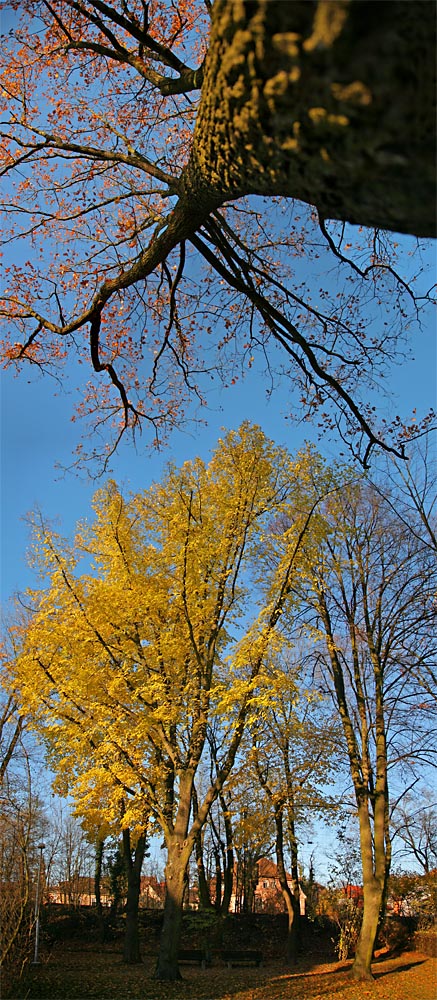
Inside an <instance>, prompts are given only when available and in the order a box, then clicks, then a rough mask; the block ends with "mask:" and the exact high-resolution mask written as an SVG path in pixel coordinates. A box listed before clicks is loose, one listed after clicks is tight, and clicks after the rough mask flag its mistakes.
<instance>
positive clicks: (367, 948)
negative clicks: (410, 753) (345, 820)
mask: <svg viewBox="0 0 437 1000" xmlns="http://www.w3.org/2000/svg"><path fill="white" fill-rule="evenodd" d="M378 805H379V808H378ZM381 805H382V824H383V828H384V812H385V810H384V803H379V804H378V803H377V805H376V808H375V817H374V824H373V825H374V835H373V837H372V829H371V822H370V816H369V806H370V803H369V801H368V798H367V796H363V797H362V798H361V799H359V800H358V819H359V824H360V844H361V861H362V866H363V904H364V905H363V922H362V924H361V930H360V936H359V938H358V944H357V949H356V952H355V958H354V963H353V966H352V976H353V978H354V979H359V980H371V979H373V976H372V968H371V966H372V958H373V949H374V947H375V941H376V935H377V933H378V926H379V918H380V913H381V909H382V905H383V897H384V886H385V855H384V850H383V844H382V845H381V843H380V836H379V834H380V831H379V830H378V819H380V818H381V817H380V816H378V812H379V813H381ZM381 850H382V856H381Z"/></svg>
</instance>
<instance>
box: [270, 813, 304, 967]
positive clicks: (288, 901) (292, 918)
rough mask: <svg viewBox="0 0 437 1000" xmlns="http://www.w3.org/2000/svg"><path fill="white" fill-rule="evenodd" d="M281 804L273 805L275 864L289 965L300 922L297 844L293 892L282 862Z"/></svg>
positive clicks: (293, 959)
mask: <svg viewBox="0 0 437 1000" xmlns="http://www.w3.org/2000/svg"><path fill="white" fill-rule="evenodd" d="M283 806H284V803H283V802H282V803H277V804H276V805H275V826H276V864H277V866H278V877H279V884H280V886H281V892H282V896H283V899H284V902H285V906H286V910H287V918H288V926H287V948H286V959H287V963H288V964H289V965H295V964H296V960H297V949H298V944H299V923H300V901H299V885H298V882H297V844H296V841H295V842H294V846H295V850H296V858H295V859H293V866H292V867H293V868H295V870H296V871H295V872H293V871H292V877H293V883H294V884H295V885H296V886H297V891H296V893H294V892H292V891H291V889H290V886H289V885H288V882H287V872H286V869H285V862H284V831H283V812H282V811H283ZM293 833H294V830H293ZM295 876H296V877H295Z"/></svg>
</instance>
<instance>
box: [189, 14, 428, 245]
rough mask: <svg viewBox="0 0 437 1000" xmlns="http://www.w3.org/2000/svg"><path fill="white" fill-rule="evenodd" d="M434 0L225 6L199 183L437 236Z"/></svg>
mask: <svg viewBox="0 0 437 1000" xmlns="http://www.w3.org/2000/svg"><path fill="white" fill-rule="evenodd" d="M434 81H435V8H434V3H432V2H429V0H421V2H417V0H409V2H408V3H407V2H405V0H392V2H391V3H375V2H369V0H353V2H349V0H306V2H305V3H302V2H297V0H232V2H230V0H215V3H214V6H213V18H212V32H211V42H210V47H209V53H208V56H207V61H206V66H205V74H204V79H203V84H202V92H201V103H200V107H199V113H198V116H197V121H196V128H195V134H194V142H193V147H192V152H191V156H190V161H189V163H188V166H187V169H186V171H185V175H184V179H185V186H186V190H187V191H189V190H191V191H192V192H193V193H195V192H197V199H196V204H197V205H201V204H202V201H205V199H206V197H207V194H208V197H211V195H214V196H217V197H218V200H226V199H233V198H236V197H240V196H241V195H245V194H259V195H266V196H272V195H283V196H285V197H291V198H297V199H300V200H301V201H304V202H306V203H307V204H310V205H315V206H316V208H317V210H318V211H319V213H320V215H321V216H322V217H323V218H324V219H326V218H330V219H339V220H341V221H344V222H350V223H355V224H357V225H364V226H369V227H375V226H376V227H377V228H380V229H381V228H382V229H391V230H394V231H396V232H408V233H411V234H413V235H416V236H433V235H434V233H435V219H436V212H435V191H436V185H435V102H434V97H435V84H434Z"/></svg>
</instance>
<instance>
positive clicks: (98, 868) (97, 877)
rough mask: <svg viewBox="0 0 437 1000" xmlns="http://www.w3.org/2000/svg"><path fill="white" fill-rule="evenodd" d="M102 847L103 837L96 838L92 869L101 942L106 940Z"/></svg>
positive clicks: (103, 843) (103, 844) (103, 845)
mask: <svg viewBox="0 0 437 1000" xmlns="http://www.w3.org/2000/svg"><path fill="white" fill-rule="evenodd" d="M104 847H105V841H104V839H101V840H98V841H97V843H96V864H95V869H94V895H95V897H96V909H97V919H98V923H99V937H100V941H101V943H102V944H103V943H104V942H105V940H106V920H105V917H104V914H103V906H102V898H101V884H102V867H103V851H104Z"/></svg>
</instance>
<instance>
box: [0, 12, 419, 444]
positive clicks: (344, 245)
mask: <svg viewBox="0 0 437 1000" xmlns="http://www.w3.org/2000/svg"><path fill="white" fill-rule="evenodd" d="M0 10H1V11H3V12H9V15H12V21H11V23H12V28H11V31H10V33H9V36H8V37H7V38H5V37H3V53H4V55H3V70H2V75H1V94H0V99H1V101H2V112H1V126H0V133H1V134H0V139H1V171H2V175H3V176H4V196H3V213H4V220H5V225H4V239H3V242H4V245H5V248H6V262H5V264H6V266H5V271H4V273H5V277H6V281H5V282H4V290H3V294H2V300H1V303H0V316H1V317H2V318H3V321H4V341H3V359H4V363H5V364H6V365H12V366H18V367H20V366H21V365H23V364H24V363H26V362H27V363H29V364H30V365H31V366H32V365H33V366H36V368H37V370H39V371H44V372H46V371H49V372H51V373H54V374H58V373H59V371H62V366H63V364H64V363H65V361H66V360H68V359H69V358H71V357H75V358H77V359H78V361H79V362H80V364H81V365H82V366H86V369H88V370H89V369H90V370H91V373H92V375H93V376H94V377H93V379H92V380H91V381H90V383H89V384H88V385H86V387H85V388H84V387H83V386H82V390H81V391H82V394H83V399H82V402H81V404H80V407H79V412H80V413H81V414H82V415H83V414H87V415H88V417H89V418H90V419H91V423H92V424H93V426H94V429H96V428H97V429H98V430H99V431H100V433H101V434H102V437H103V451H104V454H105V455H106V456H107V455H108V452H111V449H112V448H113V446H114V444H116V443H117V441H118V440H119V437H120V435H121V434H122V433H123V432H124V431H125V430H126V429H127V428H130V429H131V430H133V431H135V430H138V428H139V427H140V426H142V425H144V424H148V425H149V426H150V427H151V428H152V437H153V436H155V437H156V436H159V435H161V434H162V433H164V432H165V430H166V429H168V428H171V426H173V425H174V424H175V423H177V422H179V421H181V420H182V419H183V418H184V412H185V408H186V407H187V405H188V402H189V401H190V400H192V399H193V398H194V399H197V400H198V401H199V403H200V404H201V403H203V402H204V401H205V400H207V399H208V388H209V387H210V386H211V380H213V382H214V381H216V380H217V379H218V380H220V381H223V382H224V383H225V384H229V383H231V382H234V383H235V382H236V381H238V379H240V378H241V377H243V375H244V374H245V373H247V371H248V370H249V369H250V367H251V366H252V365H253V364H254V360H255V362H256V361H257V359H258V361H259V362H260V361H261V359H262V360H263V363H264V364H265V369H266V372H267V375H268V377H269V379H270V384H274V383H275V380H276V377H277V376H278V374H282V375H284V376H285V377H286V378H289V379H290V384H291V385H292V386H294V389H295V394H294V397H292V401H291V404H290V406H291V410H292V412H293V413H294V415H296V414H297V415H298V416H301V417H305V416H308V417H312V416H314V414H315V413H316V412H318V411H320V413H319V417H318V420H319V424H321V425H322V426H323V427H326V428H328V429H329V428H332V427H334V428H336V429H337V430H338V431H339V432H340V435H341V436H342V437H346V438H347V440H348V442H349V443H350V444H351V445H352V447H353V450H354V452H355V453H356V454H359V455H360V457H361V459H362V460H364V462H366V461H367V458H368V455H369V451H370V450H371V448H372V446H373V445H375V444H376V443H378V442H383V443H384V446H385V447H387V448H394V449H395V450H397V451H398V452H400V453H402V450H403V445H404V443H405V440H406V439H408V437H409V436H410V435H411V434H412V433H414V432H417V429H418V426H419V428H420V422H418V424H416V423H414V421H413V423H410V422H408V420H407V421H406V425H403V424H402V421H401V420H396V421H395V422H394V426H393V427H392V428H391V427H390V426H388V427H387V426H385V427H384V426H383V425H382V424H381V422H380V421H379V420H378V417H376V416H375V413H374V411H373V410H372V409H371V407H370V406H369V405H367V403H366V397H365V390H366V388H367V389H368V388H369V386H372V385H373V384H374V383H375V382H377V381H378V379H379V375H380V374H381V373H383V370H384V367H385V366H386V365H387V362H388V360H391V359H392V357H393V355H396V354H398V352H399V344H400V342H402V337H403V335H404V333H405V331H406V329H407V327H408V324H409V323H411V320H412V319H414V320H415V321H417V320H419V319H420V313H421V309H422V306H423V305H424V303H425V302H426V300H427V298H428V290H427V288H426V285H424V284H423V282H422V281H419V282H418V283H416V279H417V278H418V276H419V273H420V271H421V266H422V264H421V260H420V258H419V257H418V258H417V261H418V262H417V264H414V263H413V264H411V261H410V259H409V258H407V259H404V260H401V261H398V260H397V243H398V241H397V240H396V239H395V238H393V237H391V236H389V235H388V234H387V233H384V232H383V230H393V231H398V232H404V233H410V234H413V235H415V236H419V237H420V236H424V237H428V236H430V235H432V234H433V226H434V221H435V211H434V208H433V205H434V200H435V182H434V155H435V143H434V139H433V135H434V130H435V124H434V114H433V107H432V105H433V98H434V86H433V74H434V62H435V60H434V51H435V46H434V38H435V23H434V20H435V19H434V7H433V4H432V3H431V2H428V0H425V2H421V3H416V2H410V3H403V2H394V3H391V4H383V5H381V4H378V5H376V4H374V3H367V2H362V0H356V2H354V3H349V2H348V0H311V2H310V0H309V2H307V3H298V2H287V3H284V2H281V0H252V2H244V0H231V2H229V0H215V3H214V4H211V3H209V2H202V0H180V2H179V3H178V4H171V5H168V4H166V3H164V2H161V0H152V2H150V3H146V2H144V0H127V2H125V0H123V2H117V3H107V2H104V0H51V2H49V0H23V2H22V3H20V4H17V3H14V2H13V0H10V2H2V3H1V4H0ZM262 199H263V200H262ZM332 220H337V222H335V221H332ZM348 223H352V224H354V225H358V226H360V227H373V230H374V231H373V232H371V231H370V230H369V232H368V233H367V232H365V231H362V230H361V231H358V232H355V231H353V230H352V229H351V227H350V226H348V225H347V224H348ZM303 255H305V260H306V262H307V267H306V270H305V274H304V277H303V280H302V276H301V273H302V266H301V263H300V262H301V259H302V257H303ZM320 258H321V259H323V261H325V259H326V268H332V266H333V265H335V268H336V269H337V274H336V278H335V282H334V285H335V288H334V287H333V283H332V281H328V282H327V283H326V282H325V281H324V280H323V281H322V284H321V277H320V260H319V259H320ZM310 270H312V272H313V273H312V277H311V278H310V277H309V271H310ZM398 356H399V354H398ZM82 371H83V369H79V372H82ZM96 376H101V377H100V378H97V377H96ZM82 381H83V379H82ZM86 381H87V380H86V379H85V382H86ZM96 448H97V445H96V443H95V442H94V450H96Z"/></svg>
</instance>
